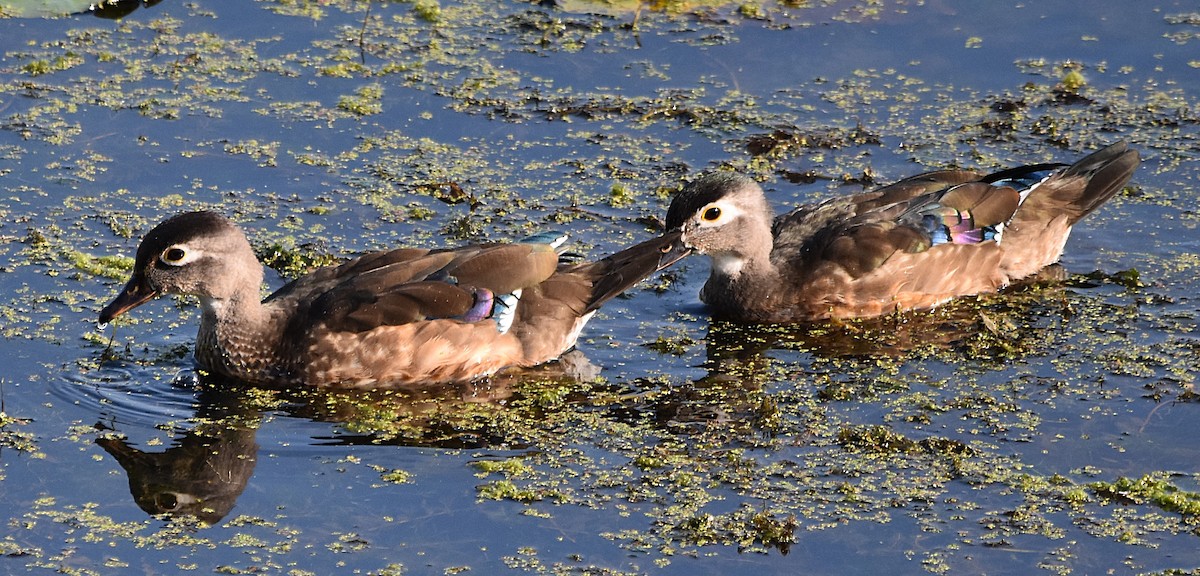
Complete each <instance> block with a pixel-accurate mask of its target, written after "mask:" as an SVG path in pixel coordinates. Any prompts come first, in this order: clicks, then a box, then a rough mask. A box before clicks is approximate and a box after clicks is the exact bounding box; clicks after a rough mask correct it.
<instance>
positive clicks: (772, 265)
mask: <svg viewBox="0 0 1200 576" xmlns="http://www.w3.org/2000/svg"><path fill="white" fill-rule="evenodd" d="M1138 162H1139V160H1138V153H1137V152H1136V151H1134V150H1129V149H1127V148H1126V145H1125V144H1124V143H1117V144H1113V145H1111V146H1109V147H1107V148H1104V149H1102V150H1099V151H1097V152H1095V153H1093V154H1091V155H1089V156H1087V157H1085V158H1083V159H1082V160H1080V161H1078V162H1076V163H1074V164H1071V165H1069V166H1068V165H1065V164H1038V165H1033V166H1022V167H1018V168H1012V169H1009V170H1004V171H1002V172H996V173H994V174H988V175H984V174H981V173H978V172H972V171H966V170H942V171H937V172H929V173H926V174H920V175H918V176H913V177H911V178H906V179H904V180H901V181H899V182H897V183H895V184H892V185H890V186H885V187H883V188H879V189H877V190H874V191H871V192H866V193H863V194H857V195H853V196H847V197H841V198H834V199H831V200H827V201H824V202H821V203H818V204H811V205H806V206H801V207H799V208H796V209H795V210H792V211H791V212H788V213H787V214H784V215H782V216H780V217H778V218H775V217H773V213H772V211H771V207H770V206H769V205H768V204H767V201H766V198H765V197H764V195H763V191H762V188H760V187H759V186H758V185H757V184H755V183H754V182H753V181H751V180H750V179H748V178H745V177H743V176H739V175H736V174H733V173H729V172H714V173H709V174H706V175H703V176H701V177H699V178H697V179H696V180H695V181H693V182H692V183H690V184H689V185H687V186H686V187H684V189H683V191H682V192H680V194H679V195H678V196H676V197H675V199H674V200H673V201H672V202H671V207H670V209H669V210H668V212H667V230H668V231H670V233H671V234H680V235H681V238H682V241H683V244H684V246H686V247H687V248H691V249H693V250H695V251H696V252H699V253H702V254H707V255H708V256H709V257H710V258H711V259H712V271H711V273H710V275H709V278H708V281H707V282H706V283H705V284H704V288H703V289H702V290H701V292H700V299H701V300H703V301H704V302H705V303H707V304H708V306H709V308H710V309H711V311H712V314H713V316H715V317H717V318H722V319H727V320H732V321H737V322H800V321H810V320H822V319H829V318H852V317H864V316H877V315H882V314H887V313H890V312H894V311H899V310H910V309H920V308H930V307H933V306H937V305H939V304H942V303H944V302H946V301H948V300H950V299H952V298H955V297H957V296H964V295H969V294H979V293H984V292H992V291H996V290H999V289H1000V288H1003V287H1004V286H1006V285H1008V284H1009V283H1011V282H1014V281H1016V280H1019V279H1021V278H1024V277H1027V276H1030V275H1032V274H1034V273H1036V272H1038V271H1039V270H1041V269H1042V268H1043V267H1045V266H1047V265H1049V264H1052V263H1054V262H1056V261H1057V260H1058V258H1059V257H1060V256H1061V255H1062V252H1063V246H1064V244H1065V243H1066V241H1067V236H1068V235H1069V234H1070V232H1071V227H1072V226H1074V225H1075V223H1076V222H1078V221H1079V220H1080V219H1082V218H1083V217H1084V216H1087V215H1088V214H1089V213H1091V212H1092V210H1095V209H1096V208H1097V207H1098V206H1100V205H1101V204H1103V203H1104V202H1105V201H1106V200H1108V199H1109V198H1110V197H1112V195H1113V194H1115V193H1116V192H1117V191H1118V190H1120V189H1121V188H1122V187H1123V186H1124V185H1125V183H1126V182H1127V181H1128V180H1129V178H1130V176H1131V175H1132V174H1133V171H1134V170H1135V169H1136V168H1137V165H1138ZM670 238H674V236H671V237H670Z"/></svg>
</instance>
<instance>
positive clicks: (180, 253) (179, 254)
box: [161, 246, 187, 264]
mask: <svg viewBox="0 0 1200 576" xmlns="http://www.w3.org/2000/svg"><path fill="white" fill-rule="evenodd" d="M184 258H187V251H186V250H184V249H183V248H180V247H178V246H172V247H170V248H167V249H166V250H165V251H163V253H162V257H161V259H162V261H163V262H165V263H167V264H182V263H183V259H184Z"/></svg>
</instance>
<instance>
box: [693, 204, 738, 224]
mask: <svg viewBox="0 0 1200 576" xmlns="http://www.w3.org/2000/svg"><path fill="white" fill-rule="evenodd" d="M697 215H698V216H699V224H700V225H701V226H717V225H721V224H724V223H725V222H728V221H729V220H733V219H734V218H737V217H738V216H741V215H742V210H740V209H738V207H737V206H735V205H733V204H732V203H729V202H713V203H711V204H708V205H706V206H704V207H703V208H701V209H700V210H698V211H697Z"/></svg>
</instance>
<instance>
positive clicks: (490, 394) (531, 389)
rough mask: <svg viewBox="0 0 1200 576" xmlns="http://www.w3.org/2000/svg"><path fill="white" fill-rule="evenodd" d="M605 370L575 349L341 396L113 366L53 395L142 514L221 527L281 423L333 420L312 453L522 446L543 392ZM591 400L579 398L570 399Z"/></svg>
mask: <svg viewBox="0 0 1200 576" xmlns="http://www.w3.org/2000/svg"><path fill="white" fill-rule="evenodd" d="M597 373H598V368H596V367H595V366H593V365H591V364H590V363H589V362H588V361H587V359H586V358H584V357H583V355H582V353H579V352H578V351H573V352H571V353H568V354H567V355H564V358H563V359H562V360H561V361H559V362H554V363H551V364H548V365H544V366H540V367H536V368H532V369H522V370H509V371H505V372H502V373H500V374H497V375H495V376H493V377H492V378H490V379H487V380H481V381H478V382H470V383H462V384H454V385H440V386H424V387H419V388H412V389H399V390H380V391H360V390H351V391H342V390H328V389H264V388H256V387H252V386H247V385H245V384H243V383H240V382H237V381H232V380H229V379H225V378H220V377H213V376H209V375H207V374H204V373H202V372H198V371H192V370H183V371H181V372H180V373H179V374H178V375H177V376H176V377H175V378H174V379H171V380H166V381H165V380H161V379H155V378H154V377H153V376H152V372H151V371H150V370H147V369H143V368H140V367H138V366H137V365H132V364H126V363H123V362H114V361H110V362H106V363H104V364H102V365H101V366H100V367H99V368H98V369H97V370H95V371H92V372H89V373H86V374H83V375H72V376H70V377H69V378H66V379H64V380H62V381H60V382H58V384H57V385H56V386H55V387H54V394H55V395H57V396H59V397H62V398H64V399H67V400H69V401H71V402H72V403H74V404H78V405H82V406H85V407H90V408H91V409H92V410H94V411H95V413H96V415H97V418H98V422H97V423H96V424H95V425H94V426H95V428H96V430H98V431H99V435H98V437H97V439H96V441H95V442H96V444H97V445H99V446H100V447H101V448H103V449H104V451H105V452H107V453H108V454H109V455H110V456H112V457H113V458H114V459H115V460H116V461H117V463H118V464H119V465H120V466H121V468H123V469H124V470H125V473H126V475H127V477H128V481H129V490H130V493H131V495H132V497H133V500H134V502H135V503H136V504H137V505H138V507H140V508H141V509H142V510H143V511H145V512H146V513H147V514H149V515H151V516H155V517H163V518H174V519H187V518H189V517H190V518H194V519H195V520H197V521H199V522H200V523H201V524H203V525H214V524H217V523H218V522H220V521H221V520H222V519H223V518H225V516H226V515H227V514H229V512H230V511H231V510H232V509H233V507H234V505H235V503H236V501H237V499H238V497H239V496H240V495H241V494H242V492H243V491H244V490H245V489H246V486H247V484H248V483H249V482H250V479H251V477H252V475H253V473H254V469H255V465H256V463H257V461H258V458H259V455H258V452H259V444H258V442H257V441H256V437H257V435H258V432H259V430H260V428H261V427H262V426H264V425H268V423H269V421H270V420H271V418H274V417H278V416H283V417H288V418H295V419H301V420H308V421H312V422H326V423H333V424H335V425H336V426H335V427H334V428H333V429H332V432H331V433H329V434H328V435H313V436H311V437H310V439H309V440H310V444H311V445H314V446H352V445H392V446H405V447H424V448H441V449H481V448H501V449H521V448H525V447H527V445H528V438H529V436H530V434H531V433H532V432H531V428H529V427H528V426H530V424H529V423H536V422H540V416H541V415H540V414H539V412H540V411H541V410H542V406H544V402H543V401H542V399H541V398H539V397H538V395H543V394H546V395H551V396H554V397H556V398H561V397H562V396H564V395H566V394H569V392H567V391H569V390H576V391H577V390H578V389H579V387H580V384H581V379H588V380H594V379H595V376H596V374H597ZM585 400H586V394H582V393H578V392H576V393H574V397H573V399H572V400H570V401H578V402H582V401H585ZM535 427H536V426H535ZM163 429H166V430H169V431H171V432H172V433H173V434H174V438H173V440H172V441H171V443H170V446H169V447H167V448H166V449H165V450H161V451H152V450H149V449H147V448H146V447H145V445H146V444H147V443H146V442H141V441H136V440H131V438H130V436H131V435H133V436H136V435H138V434H139V433H145V432H147V431H150V430H163ZM139 444H140V445H143V446H142V447H139Z"/></svg>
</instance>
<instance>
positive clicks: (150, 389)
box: [51, 362, 197, 427]
mask: <svg viewBox="0 0 1200 576" xmlns="http://www.w3.org/2000/svg"><path fill="white" fill-rule="evenodd" d="M196 382H197V376H196V372H195V371H194V370H191V369H184V370H180V371H179V372H178V373H177V374H176V375H175V376H174V377H172V378H167V377H164V371H163V370H161V369H154V368H147V367H143V366H138V365H135V364H125V363H120V362H109V363H105V364H104V365H102V366H100V367H99V368H97V369H95V370H89V371H85V372H73V373H69V374H65V375H64V376H63V377H62V378H61V379H55V380H53V381H52V384H51V391H52V393H53V395H54V396H56V397H58V398H61V399H63V400H66V401H68V402H71V403H73V404H75V405H77V406H81V407H85V408H90V409H92V410H94V411H95V412H96V414H97V417H98V419H100V420H101V421H104V422H106V423H108V424H109V425H121V426H137V427H158V426H161V425H162V424H164V423H167V422H180V421H183V420H187V419H188V418H190V417H191V416H192V415H193V414H194V413H195V411H196Z"/></svg>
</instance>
